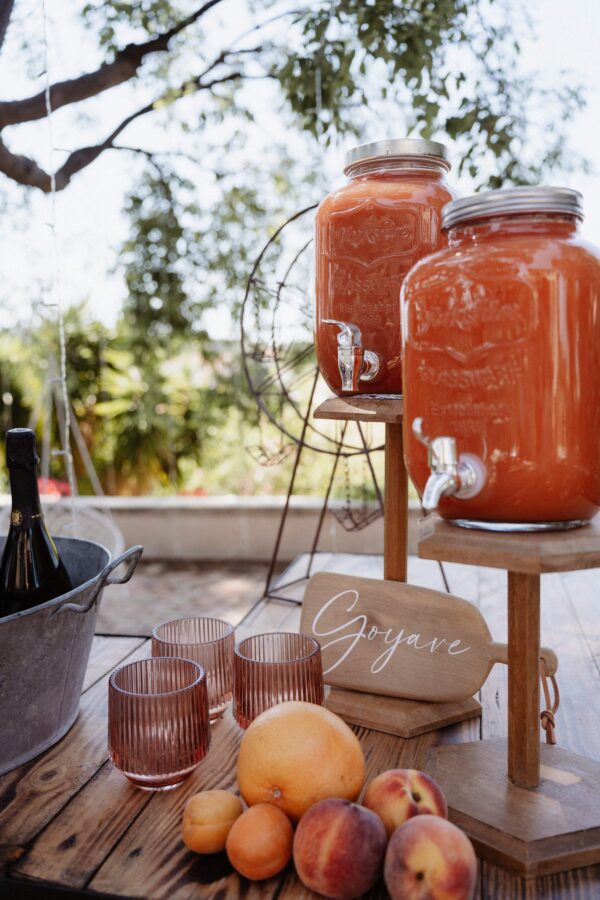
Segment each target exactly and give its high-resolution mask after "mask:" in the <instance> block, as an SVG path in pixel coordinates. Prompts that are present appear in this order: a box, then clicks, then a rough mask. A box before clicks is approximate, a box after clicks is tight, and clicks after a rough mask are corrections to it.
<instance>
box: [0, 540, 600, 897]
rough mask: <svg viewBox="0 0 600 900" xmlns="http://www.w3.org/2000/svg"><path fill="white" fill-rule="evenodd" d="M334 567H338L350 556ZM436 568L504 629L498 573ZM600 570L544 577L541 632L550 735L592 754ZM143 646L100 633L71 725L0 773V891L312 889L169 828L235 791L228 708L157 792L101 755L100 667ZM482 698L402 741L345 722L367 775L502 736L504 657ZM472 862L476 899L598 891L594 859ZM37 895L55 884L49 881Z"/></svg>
mask: <svg viewBox="0 0 600 900" xmlns="http://www.w3.org/2000/svg"><path fill="white" fill-rule="evenodd" d="M356 559H357V560H359V559H360V558H358V557H357V558H356ZM346 562H347V560H346ZM373 565H375V566H376V567H377V566H378V565H379V566H380V561H379V562H377V559H376V558H375V561H373V558H368V557H367V558H366V562H365V563H364V564H360V562H357V563H356V565H355V566H354V568H353V571H354V572H355V574H361V575H369V574H371V575H373V574H375V573H374V572H373V571H372V567H373ZM317 567H318V568H322V567H327V568H330V569H333V570H335V569H336V564H335V558H330V557H329V556H328V554H322V555H321V556H320V558H319V561H318V563H317V566H316V567H315V568H317ZM369 567H371V569H369ZM344 568H345V570H346V571H348V568H347V565H346V566H345V567H344ZM338 571H339V569H338ZM446 572H447V576H448V580H449V582H450V588H451V590H452V592H453V593H455V594H458V595H459V596H463V597H466V598H467V599H469V600H471V601H472V602H474V603H476V604H477V605H478V606H479V608H480V609H481V611H482V612H483V614H484V615H485V617H486V619H487V621H488V624H489V626H490V629H491V631H492V634H493V635H494V638H495V639H498V640H502V639H504V635H505V621H506V609H505V606H506V603H505V576H504V573H502V572H499V571H496V570H492V569H477V568H475V567H473V566H461V565H458V564H449V565H447V566H446ZM599 579H600V574H599V573H598V571H588V572H574V573H569V574H568V575H558V574H557V575H554V574H553V575H547V576H544V578H543V579H542V598H543V599H542V609H543V614H542V615H543V625H542V639H543V643H545V644H547V645H549V646H551V647H553V648H554V649H555V650H556V652H557V653H558V657H559V661H560V667H559V673H558V674H559V684H560V688H561V695H562V702H561V707H560V710H559V713H558V716H557V740H558V744H559V745H560V746H562V747H564V748H565V749H568V750H572V751H574V752H577V753H580V754H582V755H585V756H588V757H591V758H594V759H597V760H600V699H599V698H600V690H599V688H600V608H599V607H598V603H597V596H598V584H599ZM409 580H410V581H411V582H412V583H414V584H425V585H428V586H431V587H437V588H440V587H441V581H440V576H439V570H438V567H437V565H436V564H435V563H432V562H429V561H424V560H417V559H414V558H411V559H410V561H409ZM299 620H300V609H299V607H298V606H294V605H292V604H288V603H283V602H277V601H270V602H262V601H261V602H260V603H258V604H257V605H256V606H255V607H253V609H252V610H251V611H250V613H248V615H247V616H246V617H245V619H244V620H243V622H242V624H241V625H240V626H238V628H237V629H236V633H237V637H238V639H239V638H242V637H245V636H247V635H248V634H252V633H257V632H261V631H271V630H286V631H288V630H295V629H297V627H298V624H299ZM148 652H149V641H148V640H146V639H144V638H136V637H105V636H97V637H96V638H95V641H94V645H93V649H92V655H91V659H90V663H89V667H88V670H87V676H86V681H85V687H84V693H83V696H82V703H81V715H80V716H79V719H78V720H77V722H76V724H75V725H74V727H73V728H72V730H71V731H70V732H69V734H68V735H67V736H66V737H65V738H64V739H63V740H62V741H61V742H60V743H59V744H57V745H56V746H55V747H53V748H52V749H50V750H49V751H47V752H46V753H45V754H43V755H42V756H40V757H38V759H36V760H34V761H33V762H31V763H28V764H27V765H25V766H22V767H21V768H20V769H17V770H15V771H14V772H10V773H8V774H6V775H4V776H2V777H0V866H1V867H2V869H1V874H2V876H3V879H2V881H1V882H0V896H2V897H7V898H10V900H18V898H19V897H25V896H31V894H30V893H25V890H24V886H25V885H29V886H30V885H32V884H37V885H40V884H41V883H44V884H46V885H48V884H50V885H52V886H53V887H54V888H69V889H71V890H72V889H75V890H79V891H93V892H99V893H105V894H108V895H113V896H118V897H143V898H156V900H160V898H169V900H184V898H185V900H196V898H209V897H218V898H220V900H225V898H237V897H241V896H244V897H247V898H251V900H252V898H262V897H265V898H266V897H272V898H275V897H277V898H309V897H315V896H316V895H313V894H312V893H311V892H310V891H307V890H305V889H304V888H303V887H302V885H301V884H300V882H299V881H298V879H297V878H296V876H295V874H294V871H293V867H292V866H291V865H290V866H289V867H288V868H287V869H286V870H285V872H284V873H283V874H282V875H281V876H279V877H277V878H272V879H270V880H268V881H264V882H260V883H255V884H252V883H250V882H247V881H245V880H244V879H242V878H240V877H239V876H238V875H237V874H236V873H235V872H233V870H232V869H231V867H230V865H229V863H228V861H227V859H226V857H225V855H224V854H218V855H217V856H214V857H202V856H199V855H196V854H194V853H191V852H189V851H188V850H187V849H186V848H185V846H184V845H183V843H182V841H181V838H180V834H179V825H180V820H181V814H182V809H183V806H184V804H185V802H186V800H187V798H188V797H189V796H191V795H192V794H194V793H196V792H197V791H199V790H205V789H210V788H216V787H220V788H227V789H232V790H235V789H236V782H235V763H236V751H237V748H238V746H239V743H240V739H241V732H240V730H239V729H238V728H237V726H236V725H235V723H234V721H233V719H232V717H231V713H230V712H228V713H227V714H226V715H225V717H224V718H223V719H222V720H221V721H219V722H218V723H217V724H216V725H215V726H214V727H213V736H212V745H211V749H210V752H209V754H208V756H207V757H206V759H205V760H204V761H203V762H202V763H201V765H200V766H199V767H198V769H197V770H196V772H195V773H194V774H193V775H192V776H191V777H190V778H189V779H188V780H187V781H186V782H185V783H184V784H183V785H182V786H181V787H180V788H178V789H177V790H174V791H170V792H167V793H162V794H161V793H158V794H151V793H145V792H142V791H139V790H136V789H135V788H133V787H132V786H131V785H130V784H129V783H128V782H127V781H126V779H125V778H123V776H122V775H121V774H120V773H119V772H118V771H117V770H116V769H115V768H114V767H113V766H112V764H111V763H110V762H109V761H108V759H107V750H106V722H107V681H108V675H109V673H110V671H112V669H113V668H115V666H117V665H119V664H121V663H123V662H125V661H130V660H133V659H138V658H140V657H144V656H146V655H147V654H148ZM480 700H481V702H482V704H483V717H482V719H481V720H477V719H476V720H472V721H469V722H464V723H461V724H460V725H455V726H452V727H450V728H446V729H444V730H442V731H439V732H433V733H430V734H427V735H423V736H421V737H417V738H413V739H411V740H402V739H400V738H396V737H392V736H390V735H385V734H381V733H378V732H375V731H370V730H368V729H365V728H361V729H359V728H356V729H355V731H356V733H357V734H358V736H359V738H360V741H361V743H362V746H363V748H364V750H365V755H366V759H367V769H368V777H373V776H374V775H375V774H377V773H379V772H381V771H383V770H385V769H388V768H392V767H396V766H401V767H414V768H419V767H420V765H421V764H422V761H423V757H424V754H425V752H426V751H427V749H429V748H430V747H431V746H434V745H435V744H438V743H449V742H458V741H467V740H477V739H481V738H488V737H498V736H503V735H504V734H506V667H504V666H501V665H497V666H495V667H494V669H493V671H492V673H491V675H490V677H489V678H488V680H487V682H486V684H485V685H484V687H483V689H482V691H481V694H480ZM465 777H466V778H468V773H465ZM473 790H477V785H473ZM479 870H480V872H479V882H478V887H477V893H476V896H477V897H478V898H481V900H484V898H497V900H513V898H517V897H519V898H523V900H534V898H536V897H539V898H541V897H543V898H545V900H548V898H561V900H562V898H572V900H575V898H581V900H583V898H589V900H592V898H595V897H600V866H594V867H589V868H586V869H578V870H575V871H572V872H567V873H562V874H560V875H553V876H547V877H545V878H540V879H536V880H533V881H529V882H528V883H527V884H525V883H524V882H523V881H521V879H519V878H516V877H514V876H512V875H511V874H509V873H508V872H505V871H503V870H502V869H499V868H496V867H495V866H492V865H490V864H488V863H480V867H479ZM40 896H44V894H43V893H42V894H40ZM48 896H49V897H50V896H53V897H55V896H63V895H62V894H61V893H58V894H57V893H56V892H54V893H51V894H48ZM64 896H67V895H66V894H65V895H64ZM370 896H371V897H384V896H385V891H384V889H383V887H382V886H379V887H377V888H376V889H375V890H374V891H372V892H371V894H370Z"/></svg>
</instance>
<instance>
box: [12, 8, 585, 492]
mask: <svg viewBox="0 0 600 900" xmlns="http://www.w3.org/2000/svg"><path fill="white" fill-rule="evenodd" d="M199 6H200V4H199V3H197V2H196V0H137V2H135V3H131V2H125V0H88V2H87V3H86V4H85V6H84V7H83V9H82V18H83V22H84V23H85V25H87V27H88V29H89V33H90V34H91V35H94V36H95V37H97V43H98V54H99V57H100V59H101V60H104V61H106V62H109V61H110V60H111V59H113V58H114V56H115V54H116V53H117V52H118V51H119V50H122V49H123V48H125V47H126V46H127V45H129V44H131V43H142V42H144V41H146V40H148V39H152V38H154V37H156V36H157V35H159V34H161V33H164V32H165V31H168V30H169V29H171V28H173V27H174V26H176V24H177V23H178V22H181V21H183V20H185V18H186V17H187V16H190V15H191V14H193V13H194V11H195V10H197V9H198V8H199ZM238 8H239V7H238ZM232 9H233V10H234V12H235V9H236V5H235V4H234V3H233V2H232V0H222V2H220V3H219V4H217V5H215V8H214V10H211V11H210V12H209V13H207V15H206V16H205V17H204V16H203V17H201V18H200V19H199V20H198V21H197V22H195V23H194V24H192V25H190V26H189V28H187V29H186V30H184V31H182V32H181V33H179V34H178V35H177V36H176V37H175V38H173V40H172V41H171V42H170V43H169V49H168V51H167V52H165V53H159V54H154V55H149V56H147V57H146V58H145V60H144V62H143V65H142V66H141V67H140V69H139V73H138V77H137V79H135V80H133V81H132V82H131V83H130V85H129V87H128V88H124V87H121V88H119V90H123V91H125V90H128V91H129V94H128V95H127V96H128V97H129V98H131V99H132V108H133V109H135V108H136V104H137V107H145V106H146V104H148V103H150V104H152V102H153V101H154V106H153V110H152V112H151V113H149V114H148V115H147V116H146V118H145V119H144V121H145V122H149V121H151V120H153V121H155V122H156V123H157V125H158V124H160V126H162V127H163V129H164V130H163V134H162V135H161V138H160V140H157V147H158V145H159V146H160V147H161V148H163V147H165V146H167V147H168V149H166V150H164V152H161V150H159V149H158V148H157V147H153V146H152V137H150V138H149V139H148V140H147V141H146V146H145V147H144V148H140V147H138V148H137V150H136V148H135V147H134V148H130V149H133V150H135V152H136V155H135V157H134V159H136V160H137V161H138V162H139V161H140V160H142V161H143V162H142V164H141V165H139V166H137V167H136V168H135V169H134V174H133V176H132V179H131V184H132V186H131V189H130V190H129V192H128V195H127V197H126V198H125V200H124V207H123V208H124V214H125V216H126V218H127V221H128V223H129V235H128V237H127V239H126V240H125V241H124V242H123V243H122V245H121V246H120V247H119V248H118V251H117V262H116V270H117V271H118V272H119V273H120V274H121V275H122V277H123V285H124V302H123V310H122V315H121V317H120V319H119V322H118V324H117V326H116V327H115V328H114V329H111V330H109V329H107V328H105V327H104V326H102V325H100V324H99V323H98V322H95V321H94V320H93V319H92V318H91V317H90V316H89V314H88V313H87V311H86V310H85V309H84V308H77V309H73V310H70V311H69V313H68V315H67V320H66V334H67V357H68V367H67V368H68V372H69V392H70V395H71V398H72V400H73V404H74V407H75V411H76V414H77V417H78V421H79V422H80V424H81V427H82V432H83V435H84V439H85V440H86V442H87V444H88V446H89V447H90V450H91V451H92V453H93V457H94V462H95V464H96V468H97V469H98V472H99V474H100V476H101V478H102V479H103V483H104V486H105V489H106V490H108V491H110V492H125V493H141V492H149V491H169V490H181V489H189V488H191V489H196V488H198V489H203V490H204V489H206V490H219V491H231V490H233V491H239V492H244V493H254V492H256V491H264V492H267V491H272V490H279V491H281V490H283V489H284V488H285V485H286V482H287V478H288V475H289V470H290V466H291V457H288V459H287V461H286V462H285V463H284V464H283V465H282V466H280V467H278V468H277V470H275V469H272V468H271V469H262V470H260V469H259V470H257V469H256V465H255V463H254V461H253V459H252V458H251V457H250V456H249V455H248V453H247V452H246V450H245V445H246V444H253V443H254V444H256V443H259V442H263V441H264V440H265V438H264V435H262V434H260V433H259V431H258V426H256V425H255V424H254V423H255V421H256V409H255V404H254V401H253V400H252V399H251V398H249V397H248V394H247V390H246V387H245V384H244V382H243V380H242V376H241V372H240V365H239V359H238V353H237V343H236V342H235V338H234V335H235V334H236V332H237V316H238V314H239V309H240V304H241V300H242V298H243V294H244V288H245V285H246V282H247V279H248V276H249V274H250V271H251V269H252V265H253V262H254V260H255V259H256V256H257V255H258V253H259V251H260V250H261V248H262V247H263V245H264V244H265V242H266V240H267V238H268V236H269V235H270V234H272V233H273V232H274V231H275V230H276V229H277V227H278V226H279V225H281V224H282V222H283V221H285V219H286V218H287V217H288V216H289V215H291V214H292V213H293V212H294V211H296V210H298V209H301V208H304V207H307V206H309V205H310V204H311V203H313V202H315V201H317V200H318V199H320V197H321V196H322V195H323V193H324V192H325V190H326V187H327V186H326V185H325V183H324V177H323V173H322V168H323V166H322V162H323V155H324V153H325V152H326V148H327V146H335V145H336V144H337V143H338V142H339V141H340V140H342V139H345V138H348V137H350V136H356V138H357V139H365V140H369V139H373V138H376V137H382V136H392V134H396V135H401V134H403V133H410V134H412V135H415V136H417V135H420V136H423V137H427V138H430V137H431V138H438V139H441V140H444V139H449V141H450V142H451V143H452V144H453V148H452V156H453V158H454V160H455V161H457V162H458V171H459V172H461V173H465V174H466V175H468V176H470V177H471V179H472V180H473V182H474V183H475V184H476V185H477V186H480V187H484V186H489V187H500V186H502V185H506V184H522V183H532V182H537V181H539V180H540V179H541V178H543V177H546V176H547V175H548V174H549V173H552V172H553V171H555V170H559V169H560V168H565V167H566V166H568V165H569V164H571V165H574V164H575V163H577V164H578V165H581V164H582V161H581V160H579V159H577V158H576V157H575V156H574V155H573V154H572V152H571V150H570V148H569V146H568V142H567V140H566V136H567V130H568V123H569V121H570V119H571V118H572V117H573V115H574V114H575V113H576V112H577V110H579V109H580V108H581V106H582V104H583V95H582V92H581V90H580V88H579V86H578V85H577V84H574V83H573V81H572V79H570V80H569V79H559V83H556V81H557V80H558V79H555V82H554V83H548V82H547V80H546V79H544V78H543V77H542V76H541V75H540V73H539V72H536V71H535V69H534V67H533V66H532V65H531V64H530V61H529V60H527V61H524V60H523V58H522V53H521V49H520V41H521V39H522V37H523V36H527V35H528V34H529V33H530V26H529V24H528V22H527V20H526V19H525V18H524V17H523V13H522V5H521V4H520V3H518V2H517V0H335V2H333V3H332V2H331V0H310V2H308V3H306V4H305V5H303V6H299V5H298V4H297V3H295V2H294V0H248V9H249V10H250V14H251V18H252V22H253V24H252V27H251V28H249V29H246V27H245V25H244V26H243V27H242V26H241V25H240V27H239V28H238V26H237V24H236V22H235V21H232V17H231V16H230V15H229V14H230V11H231V10H232ZM219 16H221V17H222V21H224V25H223V26H220V25H219V24H218V22H219ZM242 32H243V33H242ZM525 63H527V64H526V65H525ZM36 66H37V58H36ZM557 74H558V73H557ZM255 84H260V86H261V88H262V87H263V85H265V84H268V85H271V87H272V88H273V90H272V91H271V93H270V94H268V97H269V100H268V101H267V102H268V103H272V108H270V110H269V114H268V115H267V116H265V114H264V110H261V109H260V108H259V106H260V103H259V102H257V100H256V97H255V96H254V93H253V89H254V85H255ZM110 96H111V94H110V91H109V92H107V94H106V95H102V97H103V98H104V102H105V103H106V104H107V105H109V104H110V99H108V98H110ZM259 96H260V97H261V98H262V97H264V96H267V95H265V94H260V95H259ZM140 97H143V100H142V101H141V102H140V103H137V101H138V100H139V99H140ZM96 102H97V103H101V102H103V100H102V98H99V99H98V100H97V101H96ZM260 102H263V101H262V100H261V101H260ZM91 121H93V120H91V119H90V120H87V123H86V127H88V126H89V123H90V122H91ZM274 123H275V125H274ZM115 124H116V123H115ZM275 127H276V130H277V135H276V136H275V135H274V134H273V131H274V130H275ZM390 129H391V130H390ZM129 134H131V132H128V133H127V134H123V136H122V137H123V143H124V144H125V145H127V144H128V143H129V140H128V137H129ZM145 134H146V136H147V134H148V132H145ZM126 138H127V140H126ZM169 139H171V142H170V143H169ZM88 141H89V138H88V136H87V135H83V136H82V144H83V143H86V142H88ZM132 143H135V140H133V141H132ZM121 149H122V151H123V152H121V153H120V156H121V158H124V157H125V153H126V152H127V150H126V148H125V147H122V148H121ZM128 157H129V154H127V157H125V158H128ZM2 204H3V196H2V193H0V210H1V209H3V208H4V207H3V205H2ZM265 302H266V301H265ZM211 317H212V319H211ZM215 319H217V320H218V321H219V323H220V326H221V327H220V331H221V332H226V333H228V335H229V336H228V339H227V340H220V341H215V340H214V339H211V337H210V327H211V326H210V323H211V321H212V322H213V323H214V321H215ZM297 340H298V342H301V341H302V340H306V336H305V335H302V336H300V337H298V339H297ZM40 348H45V349H44V351H43V352H41V351H40ZM56 351H57V346H56V327H55V323H54V322H48V321H46V320H42V321H40V322H37V323H36V324H32V325H31V327H30V328H29V329H27V330H21V331H13V332H12V333H0V417H1V421H2V424H3V425H4V426H5V427H8V426H9V425H11V424H18V425H22V424H26V423H27V422H28V421H29V419H30V418H31V417H33V418H34V419H35V418H36V415H37V413H36V410H38V411H39V406H40V398H41V397H43V394H44V389H45V386H46V385H47V382H48V378H49V377H52V375H53V374H56V373H52V372H49V371H48V369H45V368H44V367H43V361H44V360H45V359H46V358H50V356H51V355H52V354H54V355H55V356H56ZM278 415H279V417H280V419H281V420H282V421H283V423H284V424H286V423H289V425H290V428H291V429H292V430H293V416H294V413H293V410H292V409H291V408H290V405H289V404H288V405H287V407H286V406H285V404H284V406H282V408H281V409H280V410H279V411H278ZM38 419H39V416H38ZM54 427H55V426H54ZM242 433H243V434H244V436H242ZM53 440H54V441H55V443H56V442H57V441H56V435H55V434H53ZM269 440H271V438H270V437H269V438H268V439H267V443H268V441H269ZM272 440H273V441H274V453H277V452H279V451H280V450H281V440H280V437H279V435H278V434H275V435H274V437H273V438H272ZM284 443H285V442H284ZM224 448H225V452H224ZM52 465H53V469H54V470H56V474H57V475H58V476H59V477H61V476H62V473H61V472H59V471H58V470H57V468H56V467H58V466H59V465H60V464H59V462H57V461H54V462H53V464H52ZM79 474H80V476H81V477H82V479H83V481H82V484H83V486H84V488H85V487H86V484H85V478H84V477H83V473H82V471H80V472H79ZM327 477H328V461H327V458H326V457H324V458H323V459H320V460H319V461H318V463H317V464H316V465H315V467H314V468H313V469H311V471H309V472H308V473H302V474H301V475H300V480H299V487H300V490H302V489H306V490H307V491H308V490H311V489H312V490H316V491H317V492H320V491H322V490H323V488H324V487H325V485H326V483H327ZM88 487H89V486H88Z"/></svg>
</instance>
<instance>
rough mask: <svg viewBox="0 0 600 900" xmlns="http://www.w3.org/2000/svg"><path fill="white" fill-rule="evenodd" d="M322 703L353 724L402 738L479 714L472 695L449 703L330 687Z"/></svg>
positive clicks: (479, 710) (478, 707) (433, 729)
mask: <svg viewBox="0 0 600 900" xmlns="http://www.w3.org/2000/svg"><path fill="white" fill-rule="evenodd" d="M325 706H326V707H327V709H330V710H331V712H334V713H336V714H337V715H338V716H340V717H341V718H342V719H344V721H345V722H349V723H351V724H352V725H360V726H362V727H363V728H372V729H373V730H374V731H383V732H385V734H394V735H396V736H397V737H402V738H412V737H416V736H417V735H418V734H425V733H426V732H427V731H435V730H436V729H437V728H443V727H444V726H445V725H454V724H456V722H463V721H464V720H465V719H474V718H476V717H477V716H480V715H481V704H480V703H479V702H478V701H477V700H475V698H474V697H469V698H468V699H467V700H459V701H452V702H450V703H429V702H427V701H424V700H402V699H399V698H398V697H383V696H381V695H380V694H363V693H362V692H359V691H348V690H345V689H343V688H331V691H330V693H329V696H328V698H327V700H326V701H325Z"/></svg>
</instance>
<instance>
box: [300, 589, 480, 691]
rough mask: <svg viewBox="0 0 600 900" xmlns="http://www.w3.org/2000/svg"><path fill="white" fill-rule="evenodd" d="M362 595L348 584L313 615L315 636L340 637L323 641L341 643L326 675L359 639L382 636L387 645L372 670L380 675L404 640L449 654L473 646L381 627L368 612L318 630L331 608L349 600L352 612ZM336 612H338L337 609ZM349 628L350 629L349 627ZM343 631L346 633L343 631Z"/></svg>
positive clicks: (417, 647)
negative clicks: (371, 621)
mask: <svg viewBox="0 0 600 900" xmlns="http://www.w3.org/2000/svg"><path fill="white" fill-rule="evenodd" d="M359 596H360V595H359V592H358V591H357V590H355V589H350V588H348V589H347V590H345V591H340V593H339V594H336V595H335V596H334V597H331V599H330V600H328V601H327V603H325V604H324V605H323V606H322V607H321V609H320V610H319V611H318V612H317V613H316V615H315V617H314V619H313V622H312V630H313V634H314V635H315V637H317V638H321V637H330V636H331V635H339V637H334V638H333V639H332V640H330V641H328V642H327V643H326V644H323V643H322V644H321V649H322V650H327V649H328V648H329V647H333V646H334V645H335V644H339V645H340V648H341V651H342V652H341V655H340V656H339V657H338V658H337V659H335V660H334V662H333V663H331V665H330V666H329V667H328V668H327V669H325V670H324V671H323V674H324V675H326V674H327V673H328V672H332V671H333V670H334V669H337V667H338V666H339V665H341V664H342V663H343V662H344V660H345V659H347V658H348V656H349V655H350V654H351V653H352V651H353V650H354V648H355V647H356V645H357V644H358V642H359V641H360V640H367V641H374V640H376V639H378V638H379V639H380V640H382V641H383V643H384V644H385V645H386V649H385V650H383V652H382V653H380V654H379V656H377V658H376V659H375V660H373V663H372V664H371V672H372V673H373V675H377V673H379V672H381V671H382V670H383V669H384V668H385V667H386V666H387V664H388V663H389V661H390V660H391V659H392V657H393V655H394V653H395V652H396V650H397V649H398V647H399V646H400V645H401V644H404V645H405V646H406V647H412V648H413V650H429V652H430V653H437V651H438V650H444V651H445V652H446V653H448V654H449V655H450V656H460V655H461V654H462V653H467V652H468V651H469V650H470V649H471V648H470V647H461V644H462V641H461V640H460V639H456V640H448V639H447V638H443V637H433V638H431V639H429V640H428V639H426V638H423V637H422V635H421V634H420V633H418V632H412V633H410V634H407V633H406V629H405V628H401V629H400V630H399V631H398V632H395V630H394V629H393V628H378V627H377V625H375V624H372V623H369V620H368V618H367V616H366V615H364V614H359V615H356V616H354V617H353V618H351V619H348V620H347V621H344V622H342V623H341V624H340V625H336V626H335V627H333V628H329V629H328V630H325V631H320V630H319V628H320V623H321V620H322V618H323V617H324V616H325V614H326V613H327V612H330V611H331V610H332V607H333V606H334V604H338V606H342V605H344V604H345V603H346V602H347V603H348V605H347V606H346V607H345V612H347V613H351V612H353V610H354V608H355V606H356V604H357V603H358V601H359ZM344 598H346V600H344ZM336 612H338V610H337V609H336ZM348 629H351V630H350V631H348ZM341 632H345V633H344V634H341ZM344 644H347V646H344Z"/></svg>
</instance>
